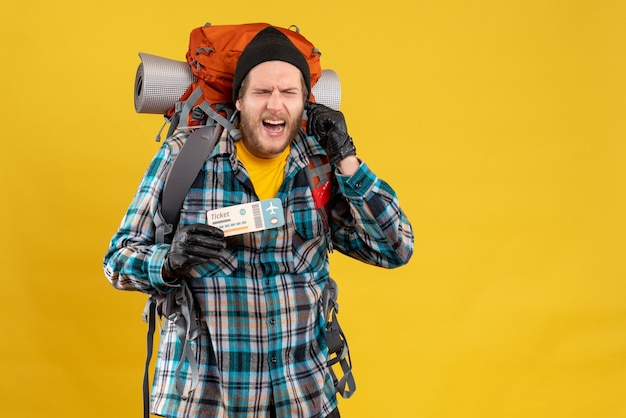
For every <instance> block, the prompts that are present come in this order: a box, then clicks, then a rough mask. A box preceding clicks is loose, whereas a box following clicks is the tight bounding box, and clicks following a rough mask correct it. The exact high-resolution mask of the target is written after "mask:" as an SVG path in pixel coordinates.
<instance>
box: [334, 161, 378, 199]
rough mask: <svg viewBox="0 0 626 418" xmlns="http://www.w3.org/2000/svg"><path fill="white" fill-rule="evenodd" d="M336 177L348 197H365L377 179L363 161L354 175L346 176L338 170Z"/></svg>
mask: <svg viewBox="0 0 626 418" xmlns="http://www.w3.org/2000/svg"><path fill="white" fill-rule="evenodd" d="M336 177H337V182H338V183H339V186H340V187H341V190H342V192H343V194H344V196H346V197H348V198H364V197H365V196H367V194H368V193H369V192H370V190H371V189H372V187H374V184H375V183H376V180H377V178H376V175H375V174H374V173H373V172H372V171H371V170H370V169H369V167H368V166H367V164H365V163H364V162H361V164H360V165H359V169H358V170H357V171H356V173H354V174H353V175H351V176H346V175H343V174H341V173H339V172H337V173H336Z"/></svg>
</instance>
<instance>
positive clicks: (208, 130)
mask: <svg viewBox="0 0 626 418" xmlns="http://www.w3.org/2000/svg"><path fill="white" fill-rule="evenodd" d="M223 129H224V128H222V126H221V125H219V124H217V123H216V124H213V125H211V126H203V127H202V128H198V129H196V130H195V131H194V132H193V133H192V134H191V135H189V136H188V137H187V139H186V140H185V144H184V145H183V147H182V148H181V150H180V153H179V154H178V156H177V157H176V160H175V161H174V164H173V165H172V168H171V170H170V172H169V174H168V176H167V180H166V181H165V185H164V187H163V195H162V196H161V213H162V215H163V218H164V219H165V222H166V223H168V224H174V223H175V222H176V219H177V218H178V212H179V211H180V207H181V203H182V202H183V201H184V200H185V196H187V192H189V188H190V187H191V184H192V183H193V181H194V180H195V179H196V177H197V176H198V173H199V172H200V169H201V168H202V166H203V165H204V163H205V161H206V160H207V158H208V157H209V155H211V152H212V151H213V148H214V147H215V144H216V143H217V140H218V139H219V137H220V135H221V134H222V130H223Z"/></svg>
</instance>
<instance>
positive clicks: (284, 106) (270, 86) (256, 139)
mask: <svg viewBox="0 0 626 418" xmlns="http://www.w3.org/2000/svg"><path fill="white" fill-rule="evenodd" d="M304 98H305V92H304V83H303V79H302V73H301V72H300V70H298V68H297V67H295V66H294V65H292V64H289V63H286V62H283V61H267V62H263V63H261V64H259V65H257V66H256V67H254V68H253V69H252V70H250V72H249V73H248V75H247V77H246V80H245V81H244V83H243V84H242V88H241V94H240V97H239V99H237V102H236V106H237V109H238V110H239V111H240V114H241V119H240V121H241V122H240V127H239V128H240V130H241V133H242V139H241V140H242V141H244V145H245V146H246V148H247V149H248V151H250V152H251V153H252V154H253V155H255V156H256V157H259V158H273V157H277V156H279V155H280V154H281V153H282V152H283V151H284V150H285V148H287V147H288V146H289V144H290V143H291V141H292V140H293V139H294V138H295V137H296V134H297V132H298V129H299V128H300V126H301V123H302V112H303V111H304Z"/></svg>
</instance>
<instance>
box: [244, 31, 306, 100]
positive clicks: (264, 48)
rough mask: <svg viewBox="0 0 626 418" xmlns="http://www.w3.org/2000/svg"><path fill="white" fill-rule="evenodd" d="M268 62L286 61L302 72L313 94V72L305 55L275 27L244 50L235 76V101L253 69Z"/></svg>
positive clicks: (258, 35)
mask: <svg viewBox="0 0 626 418" xmlns="http://www.w3.org/2000/svg"><path fill="white" fill-rule="evenodd" d="M266 61H284V62H288V63H289V64H292V65H294V66H296V67H298V69H299V70H300V72H301V73H302V75H303V76H304V83H305V85H306V88H307V92H309V93H310V92H311V71H310V70H309V64H308V63H307V61H306V59H305V58H304V55H303V54H302V52H300V50H299V49H298V48H296V46H295V45H294V44H293V43H292V42H291V41H290V40H289V38H288V37H287V35H285V34H284V33H282V32H281V31H279V30H278V29H276V28H275V27H273V26H268V27H267V28H265V29H263V30H261V31H260V32H259V33H257V34H256V35H255V37H254V38H252V40H251V41H250V43H249V44H248V45H246V47H245V48H244V49H243V51H242V52H241V55H240V56H239V61H237V66H236V67H235V74H234V75H233V101H237V99H238V98H239V89H241V83H242V82H243V80H244V78H246V76H247V75H248V73H249V72H250V70H252V68H254V67H256V66H257V65H259V64H261V63H263V62H266Z"/></svg>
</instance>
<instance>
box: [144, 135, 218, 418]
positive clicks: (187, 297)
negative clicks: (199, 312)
mask: <svg viewBox="0 0 626 418" xmlns="http://www.w3.org/2000/svg"><path fill="white" fill-rule="evenodd" d="M222 130H223V127H222V126H221V125H220V124H218V123H214V124H212V125H207V126H203V127H201V128H198V129H196V130H195V131H194V132H193V133H191V134H190V135H189V136H188V137H187V139H186V140H185V143H184V144H183V146H182V148H181V150H180V153H179V154H178V156H177V157H176V159H175V160H174V163H173V164H172V168H171V169H170V172H169V173H168V175H167V179H166V180H165V185H164V186H163V192H162V194H161V204H160V206H159V208H158V210H157V213H156V216H155V220H154V223H155V226H156V233H155V240H156V242H157V243H163V242H169V241H171V234H172V233H173V232H174V229H175V225H176V223H177V221H178V213H179V211H180V209H181V207H182V205H183V201H184V200H185V196H186V195H187V192H189V188H190V187H191V184H192V183H193V181H194V180H195V178H196V177H197V176H198V173H199V172H200V169H201V168H202V166H203V165H204V162H205V161H206V159H207V158H208V157H209V155H211V152H212V151H213V149H214V148H215V144H216V143H217V141H218V139H219V138H220V136H221V133H222ZM193 309H194V301H193V295H192V294H191V291H190V289H189V288H188V286H187V285H186V283H185V282H182V283H181V285H180V287H178V288H176V289H172V291H171V292H170V293H169V294H167V295H152V296H150V298H149V299H148V301H147V302H146V307H145V310H144V313H143V317H144V321H145V322H147V323H148V332H147V335H146V351H147V355H146V363H145V369H144V378H143V403H144V405H143V413H144V415H143V416H144V418H148V417H149V416H150V379H149V368H150V360H151V359H152V352H153V344H154V331H155V323H156V315H157V313H158V314H159V315H161V314H165V316H166V317H167V319H168V320H170V321H173V322H174V323H175V324H176V334H177V336H178V338H179V340H180V341H181V343H182V345H183V352H182V353H181V359H179V362H178V366H177V368H176V374H175V377H176V390H177V391H178V393H179V394H181V395H182V394H183V391H184V388H183V383H182V380H181V378H180V371H181V367H182V364H183V362H182V360H183V359H185V360H187V362H188V363H189V367H190V373H191V377H192V386H191V387H192V389H195V387H196V386H197V384H198V379H199V376H198V364H197V363H196V361H195V357H194V355H193V353H192V352H191V348H190V346H189V344H188V343H189V341H190V340H193V339H195V338H197V336H198V332H199V328H198V327H199V324H198V318H196V317H195V314H194V312H193ZM157 311H158V312H157Z"/></svg>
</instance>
